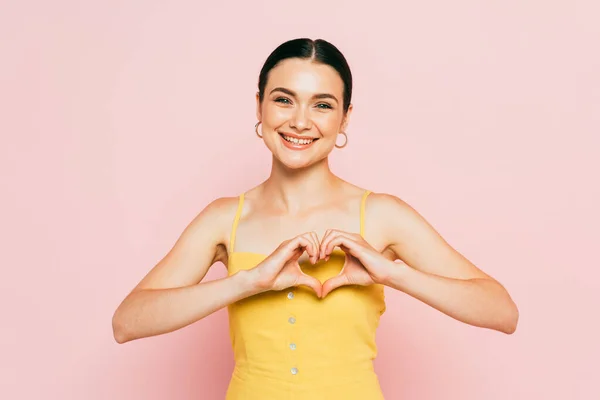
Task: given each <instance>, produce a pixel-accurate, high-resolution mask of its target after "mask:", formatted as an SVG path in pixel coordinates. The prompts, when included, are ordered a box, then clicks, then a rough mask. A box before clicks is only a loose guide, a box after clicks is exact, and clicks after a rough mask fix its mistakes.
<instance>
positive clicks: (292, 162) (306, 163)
mask: <svg viewBox="0 0 600 400" xmlns="http://www.w3.org/2000/svg"><path fill="white" fill-rule="evenodd" d="M276 158H277V160H278V161H279V162H280V163H281V164H282V165H283V166H284V167H286V168H288V169H294V170H296V169H303V168H307V167H310V166H311V165H312V164H314V160H313V159H307V158H306V157H302V158H296V157H285V156H283V157H281V156H280V157H276Z"/></svg>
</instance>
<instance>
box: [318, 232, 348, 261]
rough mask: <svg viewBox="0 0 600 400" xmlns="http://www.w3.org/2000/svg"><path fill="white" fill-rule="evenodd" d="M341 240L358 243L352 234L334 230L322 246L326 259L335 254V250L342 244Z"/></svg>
mask: <svg viewBox="0 0 600 400" xmlns="http://www.w3.org/2000/svg"><path fill="white" fill-rule="evenodd" d="M339 238H345V240H346V241H352V242H354V243H356V241H355V240H354V239H353V238H352V234H350V233H348V232H343V231H338V230H334V231H332V232H331V234H330V235H329V237H328V238H327V240H326V241H324V243H323V244H322V245H321V249H322V251H323V254H324V255H325V257H329V255H331V253H332V252H333V248H334V247H336V246H339V245H340V244H341V242H340V239H339Z"/></svg>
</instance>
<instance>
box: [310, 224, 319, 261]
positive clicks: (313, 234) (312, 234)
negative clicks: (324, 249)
mask: <svg viewBox="0 0 600 400" xmlns="http://www.w3.org/2000/svg"><path fill="white" fill-rule="evenodd" d="M310 237H311V238H312V241H313V244H314V245H315V254H314V255H313V256H312V257H311V262H312V263H313V264H316V263H317V261H319V259H320V258H321V256H320V252H319V237H318V236H317V233H316V232H314V231H313V232H310Z"/></svg>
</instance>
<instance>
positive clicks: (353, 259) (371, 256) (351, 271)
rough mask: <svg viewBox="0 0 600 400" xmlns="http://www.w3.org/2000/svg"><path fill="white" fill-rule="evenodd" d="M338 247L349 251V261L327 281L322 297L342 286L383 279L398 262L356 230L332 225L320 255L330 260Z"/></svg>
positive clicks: (347, 256) (323, 286)
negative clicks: (347, 229)
mask: <svg viewBox="0 0 600 400" xmlns="http://www.w3.org/2000/svg"><path fill="white" fill-rule="evenodd" d="M335 247H339V248H340V249H342V251H344V253H346V261H345V262H344V266H343V267H342V270H341V271H340V273H339V274H338V275H336V276H334V277H332V278H330V279H328V280H326V281H325V282H324V283H323V285H322V289H321V297H322V298H323V297H325V296H327V294H328V293H330V292H331V291H332V290H334V289H336V288H338V287H340V286H345V285H361V286H367V285H372V284H376V283H382V282H384V281H385V277H386V276H388V275H389V274H390V272H391V269H392V268H393V267H394V265H395V264H394V262H393V261H391V260H389V259H387V258H385V257H384V256H383V255H382V254H381V253H380V252H378V251H377V250H375V249H374V248H373V247H372V246H371V245H370V244H369V243H367V241H366V240H365V239H364V238H363V237H362V236H361V235H359V234H356V233H348V232H344V231H340V230H336V229H328V230H327V232H325V236H324V237H323V240H322V241H321V246H320V253H319V258H322V259H325V260H328V259H329V256H330V255H331V252H332V251H333V249H334V248H335Z"/></svg>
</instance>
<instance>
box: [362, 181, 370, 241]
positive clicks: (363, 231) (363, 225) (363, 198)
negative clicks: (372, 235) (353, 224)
mask: <svg viewBox="0 0 600 400" xmlns="http://www.w3.org/2000/svg"><path fill="white" fill-rule="evenodd" d="M370 193H371V191H370V190H365V193H364V194H363V196H362V200H361V202H360V236H362V237H363V238H364V237H365V204H366V202H367V196H368V195H369V194H370Z"/></svg>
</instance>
